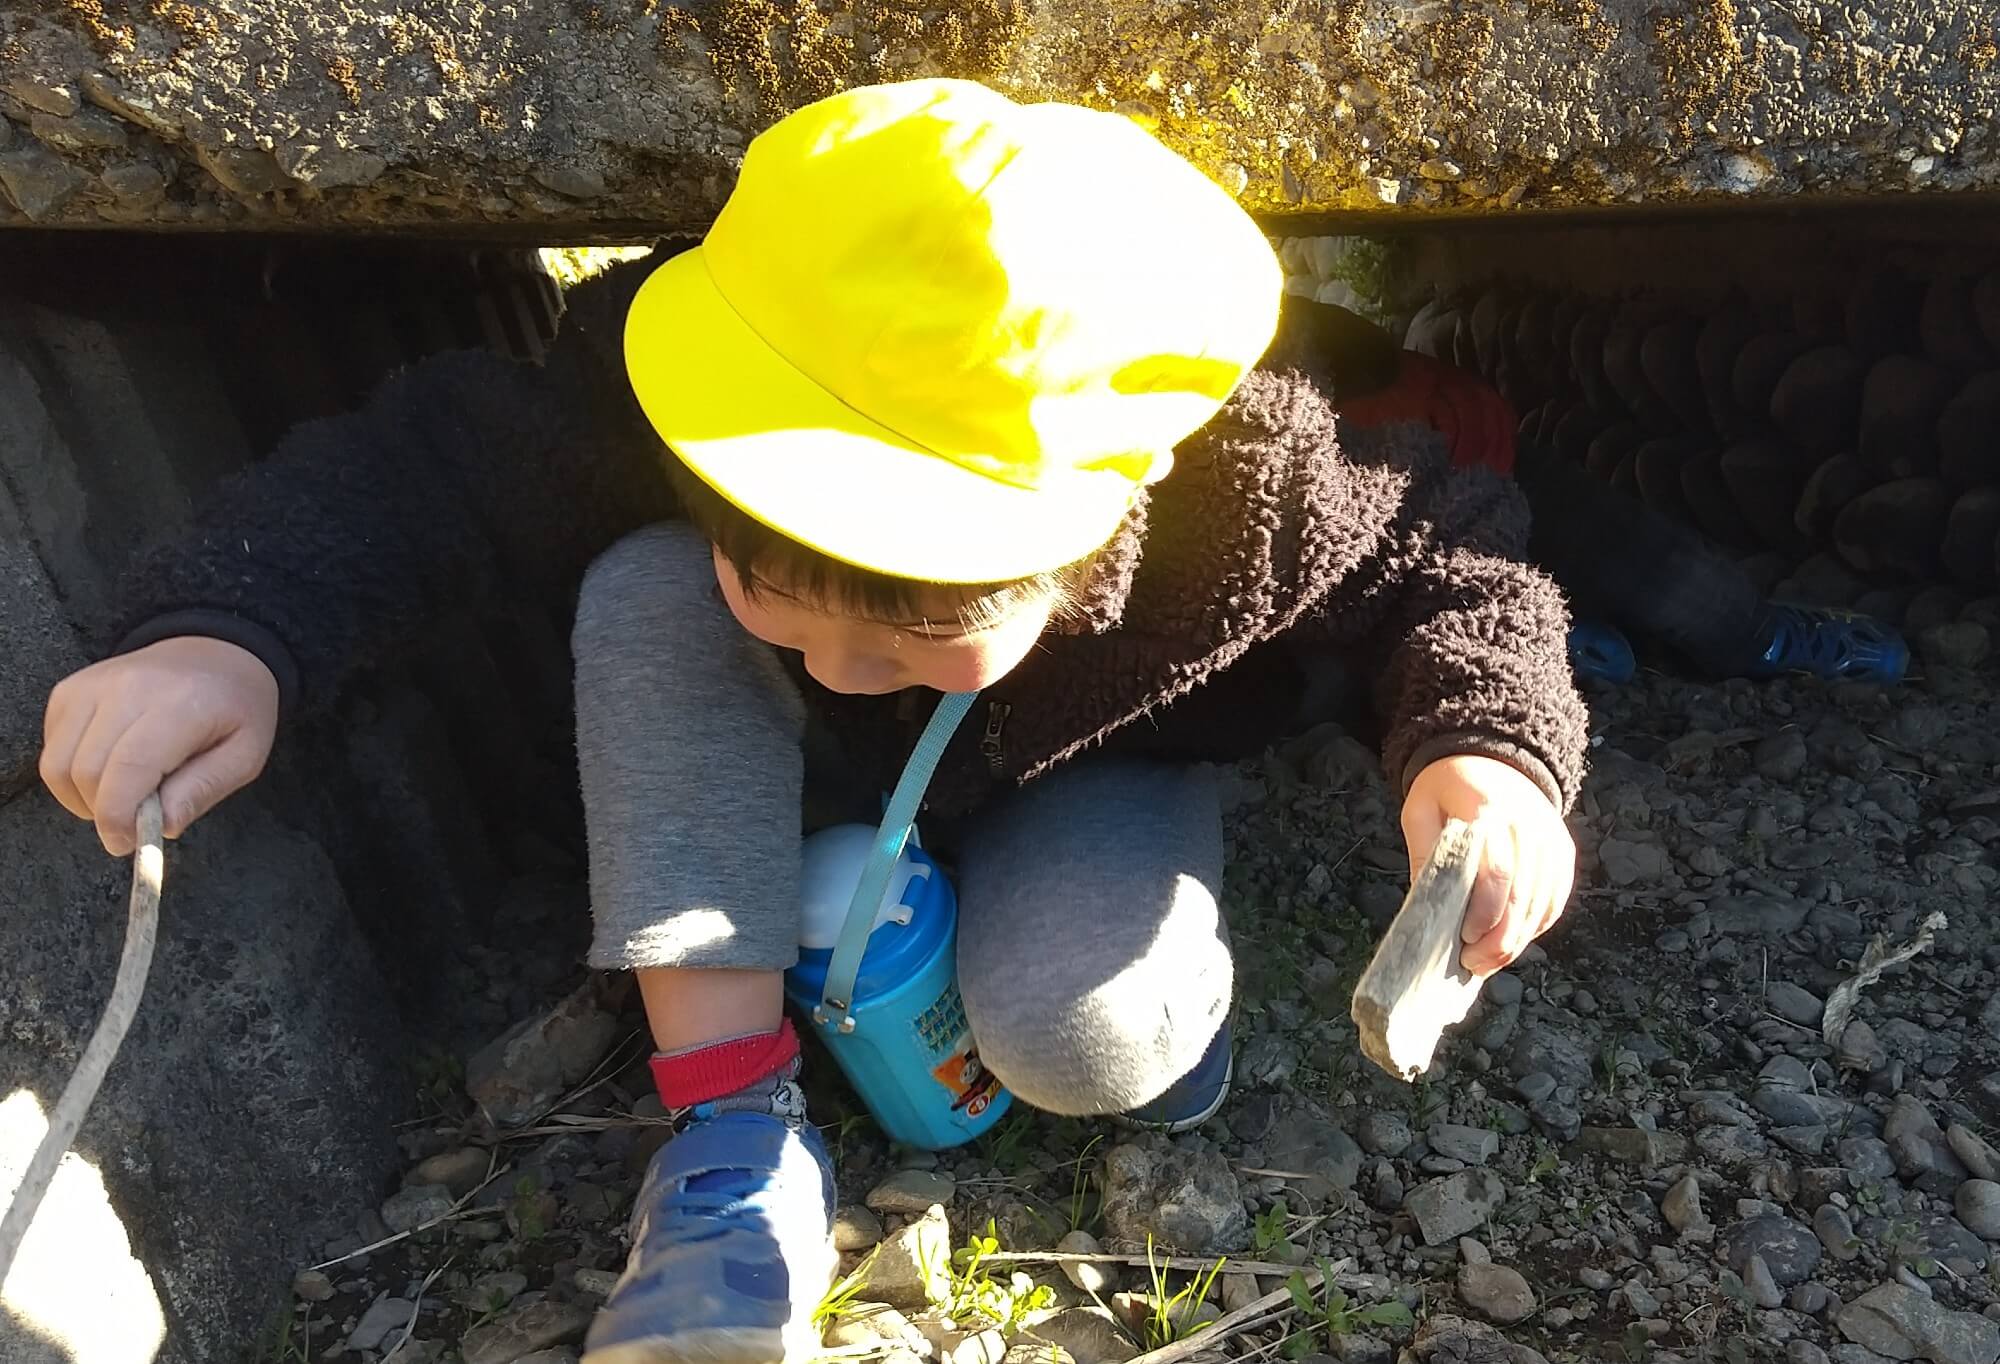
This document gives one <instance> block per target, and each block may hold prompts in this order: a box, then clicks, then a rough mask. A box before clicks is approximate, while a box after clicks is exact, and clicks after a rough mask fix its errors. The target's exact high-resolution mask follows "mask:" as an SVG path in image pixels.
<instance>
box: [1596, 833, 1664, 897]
mask: <svg viewBox="0 0 2000 1364" xmlns="http://www.w3.org/2000/svg"><path fill="white" fill-rule="evenodd" d="M1597 861H1598V865H1599V866H1601V867H1603V868H1604V875H1605V879H1606V880H1608V881H1610V882H1611V884H1612V885H1614V886H1632V885H1639V884H1641V883H1645V884H1649V885H1650V884H1655V883H1657V882H1659V881H1660V880H1662V879H1663V878H1665V877H1666V876H1667V875H1668V874H1669V873H1670V872H1672V871H1673V869H1674V863H1673V859H1672V858H1671V857H1669V856H1667V850H1666V849H1665V848H1662V847H1661V846H1660V845H1659V844H1657V843H1640V842H1635V841H1632V840H1629V839H1623V838H1607V839H1605V840H1604V841H1603V842H1602V843H1600V844H1598V846H1597Z"/></svg>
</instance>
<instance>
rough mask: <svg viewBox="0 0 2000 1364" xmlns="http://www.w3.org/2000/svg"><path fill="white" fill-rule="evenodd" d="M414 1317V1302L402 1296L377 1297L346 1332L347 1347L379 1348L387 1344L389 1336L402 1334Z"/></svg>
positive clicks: (351, 1348) (352, 1348) (354, 1348)
mask: <svg viewBox="0 0 2000 1364" xmlns="http://www.w3.org/2000/svg"><path fill="white" fill-rule="evenodd" d="M416 1319H417V1305H416V1304H415V1303H413V1302H408V1301H405V1300H404V1299H402V1298H377V1299H376V1300H375V1301H374V1302H373V1303H371V1304H369V1307H368V1310H367V1311H366V1312H363V1313H362V1314H361V1320H360V1321H358V1322H356V1323H355V1326H354V1329H353V1330H352V1331H350V1332H349V1333H348V1336H347V1348H348V1349H350V1350H379V1349H381V1348H382V1347H383V1346H384V1345H386V1344H388V1342H389V1337H391V1336H400V1335H402V1333H403V1332H404V1331H407V1330H408V1329H409V1327H410V1323H411V1322H413V1321H415V1320H416Z"/></svg>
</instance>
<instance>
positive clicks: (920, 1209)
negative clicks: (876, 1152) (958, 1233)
mask: <svg viewBox="0 0 2000 1364" xmlns="http://www.w3.org/2000/svg"><path fill="white" fill-rule="evenodd" d="M957 1193H958V1184H957V1182H956V1181H954V1180H953V1179H952V1177H951V1176H950V1175H941V1174H938V1173H936V1172H934V1171H931V1170H898V1171H896V1173H895V1174H893V1175H890V1176H889V1177H888V1178H887V1179H885V1180H883V1181H882V1182H881V1183H880V1184H877V1185H876V1186H875V1187H874V1188H872V1189H870V1190H869V1191H868V1207H869V1208H870V1210H872V1211H874V1212H879V1213H886V1214H888V1215H890V1216H892V1217H921V1216H923V1215H924V1213H925V1212H926V1211H928V1210H929V1209H930V1208H931V1207H933V1206H938V1207H946V1208H948V1207H950V1206H951V1200H952V1199H953V1198H954V1197H955V1196H956V1195H957Z"/></svg>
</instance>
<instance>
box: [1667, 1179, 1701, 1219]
mask: <svg viewBox="0 0 2000 1364" xmlns="http://www.w3.org/2000/svg"><path fill="white" fill-rule="evenodd" d="M1660 1215H1661V1216H1662V1217H1664V1218H1666V1219H1667V1225H1668V1226H1670V1227H1672V1228H1673V1229H1674V1230H1675V1231H1686V1230H1687V1229H1688V1228H1689V1227H1698V1226H1701V1225H1703V1224H1704V1223H1706V1222H1707V1220H1708V1218H1707V1217H1706V1216H1705V1215H1704V1214H1703V1213H1702V1210H1701V1182H1700V1181H1699V1180H1697V1179H1696V1178H1695V1177H1694V1176H1693V1175H1684V1176H1682V1178H1681V1179H1679V1180H1678V1181H1676V1182H1675V1184H1674V1186H1673V1187H1672V1188H1671V1189H1668V1190H1667V1192H1666V1196H1665V1197H1663V1198H1661V1199H1660Z"/></svg>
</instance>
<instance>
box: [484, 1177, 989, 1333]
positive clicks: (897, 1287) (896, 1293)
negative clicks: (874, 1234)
mask: <svg viewBox="0 0 2000 1364" xmlns="http://www.w3.org/2000/svg"><path fill="white" fill-rule="evenodd" d="M950 1286H951V1223H950V1222H949V1221H948V1220H946V1218H945V1215H944V1209H943V1208H939V1207H933V1208H931V1209H929V1210H928V1211H926V1212H925V1213H924V1215H923V1216H922V1217H919V1218H918V1219H916V1220H915V1221H914V1222H911V1223H910V1224H909V1225H908V1226H906V1227H904V1228H903V1229H902V1230H901V1231H898V1232H897V1233H896V1234H895V1235H893V1236H891V1237H889V1238H888V1239H887V1240H886V1241H884V1242H882V1248H881V1249H880V1250H879V1251H877V1252H876V1255H875V1264H874V1267H873V1268H871V1269H870V1270H869V1271H868V1294H869V1296H870V1297H872V1298H877V1299H879V1300H881V1301H882V1302H885V1303H887V1304H889V1305H890V1306H891V1307H895V1308H898V1309H900V1310H903V1311H909V1312H921V1311H923V1310H924V1309H925V1308H927V1307H929V1306H930V1305H931V1304H932V1303H934V1302H938V1301H941V1300H942V1299H943V1298H944V1296H945V1294H946V1293H947V1292H948V1291H949V1289H950ZM468 1364H469V1361H468Z"/></svg>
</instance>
